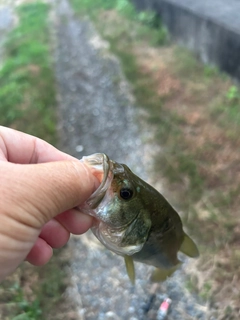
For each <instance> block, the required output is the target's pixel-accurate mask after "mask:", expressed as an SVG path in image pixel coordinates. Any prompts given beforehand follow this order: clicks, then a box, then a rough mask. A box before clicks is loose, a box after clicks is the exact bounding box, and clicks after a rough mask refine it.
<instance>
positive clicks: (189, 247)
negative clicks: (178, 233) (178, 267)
mask: <svg viewBox="0 0 240 320" xmlns="http://www.w3.org/2000/svg"><path fill="white" fill-rule="evenodd" d="M179 250H180V251H181V252H183V253H184V254H186V255H187V256H189V257H191V258H196V257H198V256H199V251H198V248H197V246H196V244H195V243H194V242H193V240H192V239H191V238H190V237H189V236H188V235H187V234H186V233H184V240H183V243H182V245H181V247H180V249H179Z"/></svg>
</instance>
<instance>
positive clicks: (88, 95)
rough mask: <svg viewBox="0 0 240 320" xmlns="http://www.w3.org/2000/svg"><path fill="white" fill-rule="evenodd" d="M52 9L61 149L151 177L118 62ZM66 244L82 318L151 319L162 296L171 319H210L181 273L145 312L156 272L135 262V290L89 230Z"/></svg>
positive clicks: (63, 6) (93, 36) (68, 13)
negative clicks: (99, 156) (99, 155)
mask: <svg viewBox="0 0 240 320" xmlns="http://www.w3.org/2000/svg"><path fill="white" fill-rule="evenodd" d="M54 6H55V16H54V23H55V24H54V27H53V28H54V30H55V32H56V34H55V40H56V47H55V61H56V63H55V66H56V78H57V86H58V91H59V132H60V139H61V145H60V147H61V149H62V150H64V151H66V152H68V153H70V154H72V155H74V156H76V157H78V158H81V157H82V156H83V155H88V154H91V153H95V152H105V153H107V154H108V155H109V156H110V157H111V158H112V159H114V160H117V161H121V162H124V163H126V164H127V165H129V167H131V168H132V169H133V171H135V172H136V173H137V174H139V175H140V176H141V177H142V178H144V179H148V180H151V177H149V174H148V169H149V168H150V166H151V152H150V151H151V147H149V145H146V143H143V141H146V139H147V136H148V135H149V134H150V135H151V132H149V129H146V128H144V127H143V124H142V123H141V125H140V120H139V114H138V112H139V111H138V110H139V109H137V108H136V109H135V107H134V99H133V97H132V95H131V94H130V90H129V87H128V84H127V82H126V81H125V79H124V76H123V74H122V71H121V66H120V64H119V62H118V60H117V59H116V58H115V57H114V56H113V55H112V54H110V53H109V50H108V44H107V43H106V42H104V41H103V40H101V38H100V37H99V35H98V34H97V32H96V30H95V29H94V27H93V26H92V25H91V23H90V22H89V21H88V20H87V19H83V20H79V19H78V18H77V17H75V16H74V14H73V12H72V10H71V8H70V7H69V4H68V2H67V1H66V0H62V1H55V2H54ZM70 247H71V250H72V252H73V257H72V261H71V266H70V269H69V272H70V276H71V278H72V287H70V288H69V290H68V297H69V298H70V299H72V300H74V301H75V304H76V308H77V311H78V315H79V319H87V320H97V319H98V320H105V319H114V320H115V319H129V320H136V319H138V320H140V319H141V320H142V319H156V315H157V309H158V307H159V305H160V303H161V302H162V301H163V299H164V297H166V296H169V297H170V298H171V299H172V300H173V303H172V308H171V310H170V313H169V317H168V319H170V320H171V319H175V320H177V319H179V320H180V319H181V320H183V319H214V318H210V317H208V316H207V307H206V306H204V305H202V304H201V303H200V302H199V301H198V300H197V298H196V297H194V296H193V295H191V294H190V293H189V292H188V291H187V290H186V288H185V275H184V270H179V271H177V272H176V273H175V275H174V276H173V277H172V278H170V279H169V280H167V281H166V282H165V283H164V284H161V285H159V287H158V290H157V292H156V299H155V301H154V303H153V305H152V306H151V309H150V310H149V312H148V313H147V314H145V313H144V308H145V307H146V304H147V303H148V301H149V298H150V296H151V287H152V285H151V283H150V282H149V280H148V279H149V276H150V274H151V271H152V270H153V268H151V267H149V266H146V265H143V264H140V263H139V264H136V274H137V281H136V285H135V287H132V286H131V284H130V282H129V280H128V277H127V275H126V271H125V266H124V263H123V259H122V258H121V257H119V256H117V255H116V254H113V253H112V252H110V251H108V250H106V249H105V248H104V247H103V246H102V245H101V244H100V243H99V242H98V241H97V240H96V239H95V238H94V236H93V235H92V234H91V232H89V233H87V234H86V235H83V236H79V237H76V236H74V237H73V238H72V240H71V242H70ZM185 263H187V261H186V262H185Z"/></svg>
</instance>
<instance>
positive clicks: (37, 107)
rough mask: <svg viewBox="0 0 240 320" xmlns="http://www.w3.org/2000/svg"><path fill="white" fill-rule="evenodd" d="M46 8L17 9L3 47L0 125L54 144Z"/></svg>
mask: <svg viewBox="0 0 240 320" xmlns="http://www.w3.org/2000/svg"><path fill="white" fill-rule="evenodd" d="M48 10H49V7H48V5H47V4H44V3H40V2H36V3H29V4H24V5H21V6H19V7H18V8H17V13H18V15H19V18H20V21H19V24H18V26H17V27H16V28H15V29H14V30H12V31H11V32H10V33H9V35H8V39H7V41H6V44H5V51H6V56H7V59H6V61H5V62H4V64H3V66H2V68H1V70H0V115H1V119H2V121H1V124H2V125H5V126H13V127H16V128H18V129H19V130H24V131H25V132H28V133H30V134H34V135H37V136H39V137H41V138H43V139H45V140H48V141H50V142H51V143H55V142H56V132H55V111H54V105H55V92H54V85H53V83H54V76H53V72H52V66H51V60H50V50H49V41H50V40H49V32H48V25H47V13H48Z"/></svg>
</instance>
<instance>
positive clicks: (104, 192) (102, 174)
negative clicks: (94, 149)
mask: <svg viewBox="0 0 240 320" xmlns="http://www.w3.org/2000/svg"><path fill="white" fill-rule="evenodd" d="M80 161H82V162H83V163H84V164H85V165H87V166H89V167H90V168H91V170H92V173H93V174H94V175H95V176H96V177H97V178H98V180H99V181H100V185H99V187H98V188H97V190H96V191H95V192H94V193H93V194H92V195H91V196H90V197H89V198H88V200H87V201H86V202H85V203H84V204H83V205H81V206H79V207H78V209H79V210H80V211H81V212H83V213H85V214H89V215H91V216H93V217H94V218H95V219H94V224H93V226H92V228H91V230H92V232H93V233H94V235H95V236H96V237H97V238H98V240H99V241H100V242H101V243H102V244H104V245H105V246H106V247H107V248H108V249H110V250H112V251H114V252H115V253H117V254H120V255H125V254H127V255H132V254H134V253H135V252H138V251H140V250H141V248H142V247H143V244H144V243H139V244H136V245H123V244H122V241H123V238H124V237H125V233H126V228H127V226H128V225H129V223H128V224H126V225H121V226H116V225H112V224H111V222H110V219H109V216H108V206H109V201H110V200H111V198H112V189H111V184H112V181H113V179H114V175H115V174H117V173H122V172H124V167H123V165H121V164H119V163H117V162H115V161H113V160H110V159H109V157H108V156H107V155H106V154H104V153H96V154H93V155H90V156H86V157H83V158H82V159H81V160H80Z"/></svg>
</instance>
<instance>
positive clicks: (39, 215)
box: [0, 161, 98, 229]
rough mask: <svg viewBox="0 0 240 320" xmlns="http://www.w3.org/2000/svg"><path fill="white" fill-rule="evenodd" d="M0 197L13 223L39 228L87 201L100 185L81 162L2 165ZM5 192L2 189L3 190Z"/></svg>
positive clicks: (0, 170)
mask: <svg viewBox="0 0 240 320" xmlns="http://www.w3.org/2000/svg"><path fill="white" fill-rule="evenodd" d="M0 176H1V185H0V194H2V196H3V198H2V199H3V201H4V202H5V204H6V205H5V206H3V207H2V208H3V209H4V208H5V211H6V210H7V208H11V209H10V210H9V212H5V214H7V215H8V216H10V218H12V219H13V220H17V221H18V222H20V223H23V224H25V225H28V226H31V227H33V228H37V229H40V228H41V227H42V226H43V225H44V224H45V223H46V222H48V221H49V220H51V219H52V218H53V217H55V216H56V215H57V214H59V213H61V212H64V211H66V210H68V209H71V208H73V207H75V206H77V205H79V204H82V203H83V202H84V201H86V200H87V199H88V198H89V197H90V195H91V194H92V193H93V192H94V190H95V189H96V187H97V186H98V181H97V179H96V178H95V177H94V176H93V174H92V173H91V171H90V169H89V168H88V167H87V166H85V165H84V164H83V163H82V162H80V161H57V162H49V163H41V164H27V165H20V164H12V163H9V162H8V163H7V162H5V163H1V167H0ZM1 189H3V190H1Z"/></svg>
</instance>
